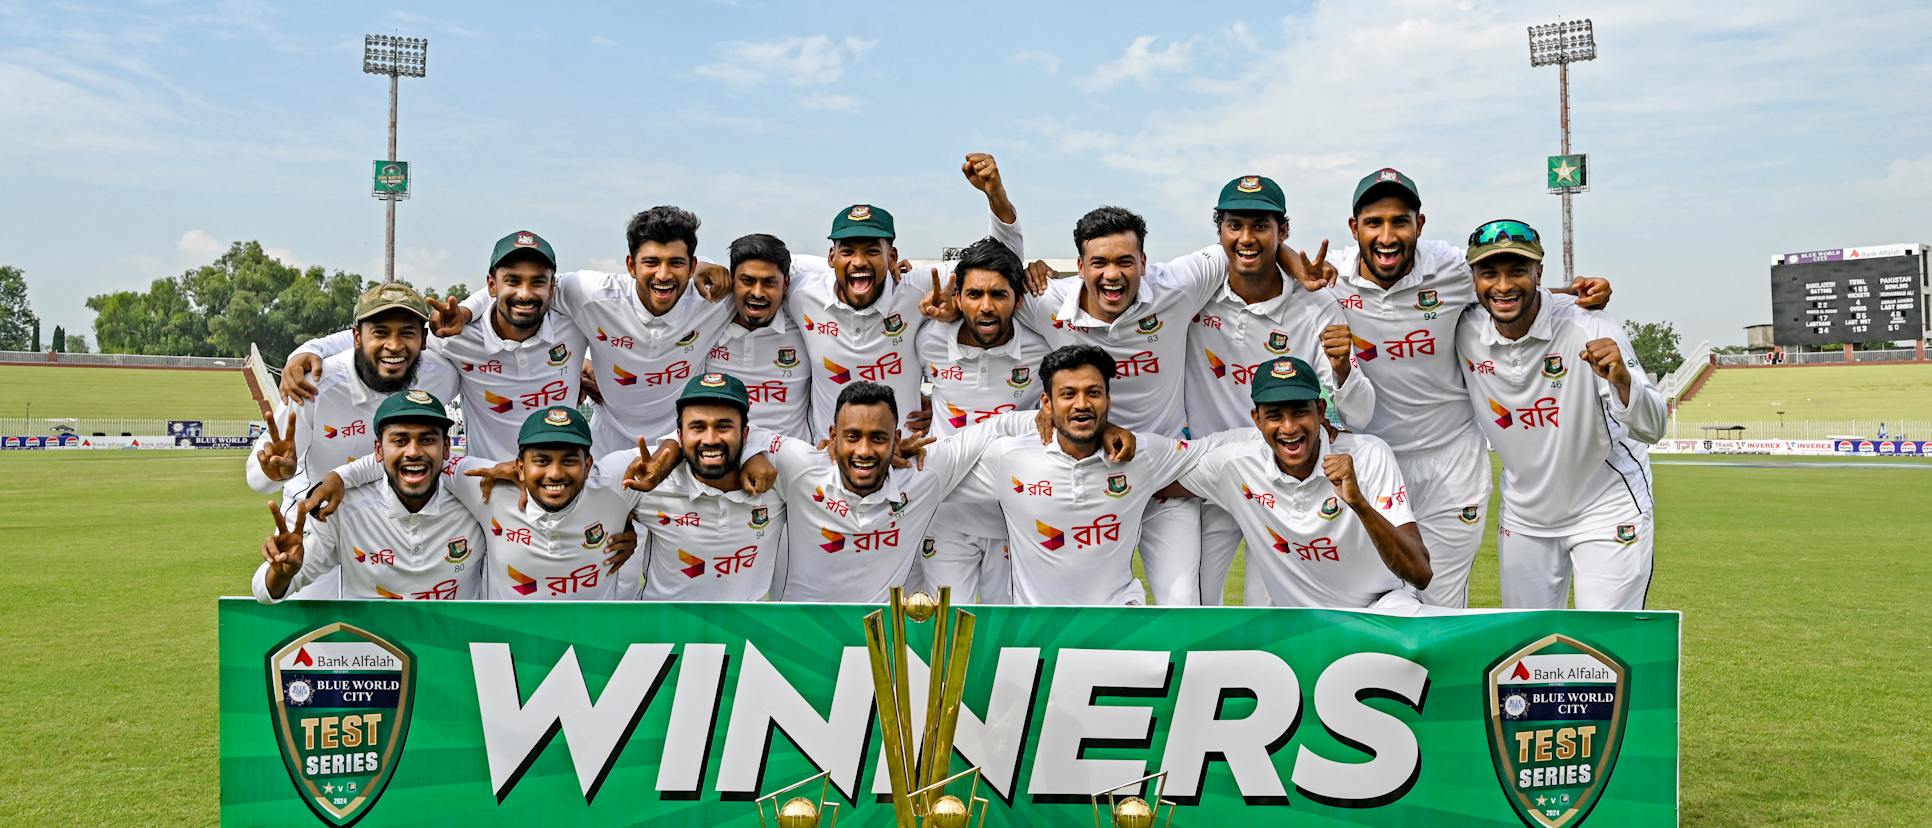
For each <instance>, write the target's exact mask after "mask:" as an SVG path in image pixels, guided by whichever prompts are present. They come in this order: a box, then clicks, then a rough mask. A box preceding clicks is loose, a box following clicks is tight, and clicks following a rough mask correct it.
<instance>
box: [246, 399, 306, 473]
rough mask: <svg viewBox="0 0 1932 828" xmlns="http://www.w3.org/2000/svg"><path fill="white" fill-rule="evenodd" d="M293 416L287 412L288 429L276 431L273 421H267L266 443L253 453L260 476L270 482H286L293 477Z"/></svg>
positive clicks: (293, 412)
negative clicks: (260, 469) (263, 476)
mask: <svg viewBox="0 0 1932 828" xmlns="http://www.w3.org/2000/svg"><path fill="white" fill-rule="evenodd" d="M295 414H296V412H295V411H294V410H292V409H291V410H290V411H289V412H288V428H286V429H277V428H276V427H275V420H274V419H273V418H270V419H269V421H268V442H267V443H266V444H264V445H263V446H262V447H261V448H260V449H259V450H257V451H256V452H255V462H257V463H259V464H261V467H262V474H265V475H268V479H270V480H287V479H289V478H291V477H294V476H295Z"/></svg>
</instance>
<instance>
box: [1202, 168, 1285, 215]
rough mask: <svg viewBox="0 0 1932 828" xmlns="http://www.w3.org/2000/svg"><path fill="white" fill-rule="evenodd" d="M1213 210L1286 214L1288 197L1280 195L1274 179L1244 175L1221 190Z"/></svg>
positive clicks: (1279, 188) (1278, 186)
mask: <svg viewBox="0 0 1932 828" xmlns="http://www.w3.org/2000/svg"><path fill="white" fill-rule="evenodd" d="M1214 209H1216V210H1259V211H1261V212H1264V213H1286V212H1288V197H1287V196H1284V195H1282V194H1281V185H1279V184H1276V183H1275V180H1274V179H1272V178H1269V177H1267V176H1262V175H1244V176H1241V177H1240V178H1237V179H1235V180H1233V181H1230V182H1228V184H1227V186H1225V187H1222V188H1221V198H1220V200H1219V201H1216V202H1215V203H1214Z"/></svg>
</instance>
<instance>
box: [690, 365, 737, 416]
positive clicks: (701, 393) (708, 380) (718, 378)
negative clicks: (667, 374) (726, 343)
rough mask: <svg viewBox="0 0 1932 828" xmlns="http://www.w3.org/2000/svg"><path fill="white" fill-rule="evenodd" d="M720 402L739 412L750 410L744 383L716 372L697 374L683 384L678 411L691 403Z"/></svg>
mask: <svg viewBox="0 0 1932 828" xmlns="http://www.w3.org/2000/svg"><path fill="white" fill-rule="evenodd" d="M704 402H721V403H728V404H730V405H732V406H735V407H737V409H738V410H739V411H740V412H749V411H750V410H751V393H750V392H748V391H746V390H745V383H744V381H742V380H740V379H738V378H737V377H734V376H732V375H730V374H721V373H718V372H716V371H712V372H710V373H705V374H699V375H697V376H695V377H692V378H691V379H690V380H688V381H686V382H685V383H684V393H682V394H679V395H678V410H679V411H683V410H684V407H685V406H687V405H690V404H692V403H704Z"/></svg>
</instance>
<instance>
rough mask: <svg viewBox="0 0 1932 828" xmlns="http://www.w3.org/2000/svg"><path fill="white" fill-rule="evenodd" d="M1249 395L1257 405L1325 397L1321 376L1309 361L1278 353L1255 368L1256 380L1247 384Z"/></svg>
mask: <svg viewBox="0 0 1932 828" xmlns="http://www.w3.org/2000/svg"><path fill="white" fill-rule="evenodd" d="M1248 396H1249V398H1250V399H1253V400H1254V404H1255V405H1260V404H1262V403H1280V402H1291V401H1294V400H1319V399H1321V398H1322V380H1321V377H1319V376H1317V375H1316V374H1315V369H1313V368H1310V367H1308V363H1306V362H1302V361H1301V360H1299V359H1296V358H1294V357H1276V358H1274V359H1271V360H1269V361H1267V362H1264V363H1262V364H1261V366H1260V367H1258V368H1256V369H1255V371H1254V381H1253V382H1252V383H1251V384H1249V386H1248Z"/></svg>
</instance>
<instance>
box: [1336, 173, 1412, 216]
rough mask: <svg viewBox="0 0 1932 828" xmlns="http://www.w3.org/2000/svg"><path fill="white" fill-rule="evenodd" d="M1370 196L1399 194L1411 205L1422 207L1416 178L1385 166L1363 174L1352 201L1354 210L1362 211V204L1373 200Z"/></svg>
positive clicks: (1378, 196) (1381, 196) (1356, 185)
mask: <svg viewBox="0 0 1932 828" xmlns="http://www.w3.org/2000/svg"><path fill="white" fill-rule="evenodd" d="M1370 196H1375V197H1376V198H1385V197H1388V196H1399V197H1401V199H1402V200H1403V201H1406V202H1408V203H1409V206H1410V207H1412V208H1415V209H1417V210H1420V209H1422V194H1421V193H1419V192H1416V189H1415V180H1414V179H1412V178H1410V177H1408V176H1406V175H1403V174H1402V173H1401V171H1399V170H1395V169H1391V168H1389V167H1383V168H1382V169H1379V170H1376V171H1375V172H1372V173H1369V174H1368V175H1365V176H1362V180H1361V181H1359V182H1357V183H1356V184H1355V200H1354V201H1353V202H1350V203H1351V204H1352V205H1353V208H1352V211H1353V212H1361V210H1362V205H1363V204H1365V203H1367V202H1369V201H1372V200H1373V199H1371V198H1370Z"/></svg>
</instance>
